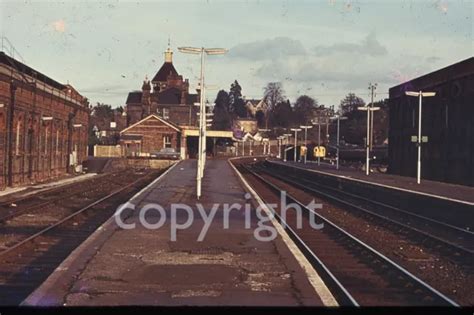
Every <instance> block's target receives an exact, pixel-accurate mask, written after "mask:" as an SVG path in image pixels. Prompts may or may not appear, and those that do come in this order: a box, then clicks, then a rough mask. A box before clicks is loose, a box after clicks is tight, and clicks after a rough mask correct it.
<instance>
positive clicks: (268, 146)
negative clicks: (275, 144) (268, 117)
mask: <svg viewBox="0 0 474 315" xmlns="http://www.w3.org/2000/svg"><path fill="white" fill-rule="evenodd" d="M258 131H259V132H270V131H271V129H260V128H259V129H258ZM267 136H268V134H267ZM262 141H263V140H262ZM267 151H268V152H267ZM265 154H268V155H270V137H268V142H265V141H263V155H265Z"/></svg>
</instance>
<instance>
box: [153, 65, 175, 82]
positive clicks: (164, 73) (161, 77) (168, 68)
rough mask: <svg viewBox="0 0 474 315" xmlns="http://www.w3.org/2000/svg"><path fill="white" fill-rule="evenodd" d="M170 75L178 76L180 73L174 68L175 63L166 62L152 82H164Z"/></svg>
mask: <svg viewBox="0 0 474 315" xmlns="http://www.w3.org/2000/svg"><path fill="white" fill-rule="evenodd" d="M170 74H172V75H178V71H176V69H175V68H174V66H173V63H171V62H165V63H164V64H163V65H162V66H161V68H160V70H158V72H157V73H156V74H155V76H154V77H153V80H151V81H152V82H156V81H160V82H164V81H166V80H167V79H168V76H169V75H170Z"/></svg>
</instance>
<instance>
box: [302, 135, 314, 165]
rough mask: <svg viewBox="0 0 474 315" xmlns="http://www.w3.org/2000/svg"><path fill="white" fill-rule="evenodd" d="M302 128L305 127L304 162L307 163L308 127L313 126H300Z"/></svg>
mask: <svg viewBox="0 0 474 315" xmlns="http://www.w3.org/2000/svg"><path fill="white" fill-rule="evenodd" d="M300 128H301V129H304V147H305V151H304V164H306V158H307V157H308V129H311V128H313V126H300Z"/></svg>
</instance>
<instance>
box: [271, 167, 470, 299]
mask: <svg viewBox="0 0 474 315" xmlns="http://www.w3.org/2000/svg"><path fill="white" fill-rule="evenodd" d="M263 177H265V178H267V179H270V177H269V176H268V175H263ZM271 180H272V181H273V182H274V183H275V184H277V185H278V186H279V187H281V188H283V189H285V190H286V191H287V192H288V193H289V194H291V195H292V196H294V197H296V198H297V199H298V200H300V201H302V202H303V203H309V202H310V201H311V200H312V199H314V200H315V202H316V203H322V204H323V208H322V209H320V210H318V213H320V214H322V215H323V216H325V217H326V218H328V219H329V220H331V221H333V222H334V223H336V224H337V225H339V226H340V227H342V228H344V229H345V230H346V231H348V232H349V233H351V234H353V235H354V236H356V237H358V238H360V239H361V240H362V241H364V242H366V243H367V244H369V245H370V246H372V247H374V248H375V249H377V250H378V251H380V252H382V253H383V254H384V255H386V256H388V257H389V258H391V259H392V260H394V261H395V262H397V263H399V264H400V265H402V266H404V267H405V268H406V269H407V270H409V271H410V272H412V273H413V274H415V275H417V276H418V277H419V278H420V279H422V280H424V281H425V282H427V283H429V284H430V285H432V286H433V287H435V288H436V289H438V290H439V291H440V292H442V293H444V294H446V295H447V296H449V297H451V298H452V299H454V300H455V301H456V302H458V303H460V304H461V305H466V306H467V305H471V306H472V305H474V294H473V292H474V275H473V273H472V270H473V269H470V270H468V268H466V267H463V266H460V265H458V264H456V263H454V262H453V261H452V260H450V259H449V258H448V257H441V256H439V255H438V254H437V253H433V252H432V251H431V250H430V249H429V248H426V247H424V246H423V245H422V244H418V243H417V242H414V241H412V240H410V239H406V238H405V237H404V236H402V235H397V234H395V233H394V232H392V231H389V230H387V229H386V228H383V227H380V226H377V225H374V224H373V223H372V222H369V221H367V220H366V219H363V218H361V217H359V216H357V214H355V213H351V212H349V211H346V210H344V209H342V208H340V207H336V206H334V205H331V204H330V203H328V202H326V201H325V200H323V199H320V198H315V197H313V196H311V195H309V194H308V193H306V192H303V191H301V190H299V189H296V188H294V187H292V186H290V185H288V184H286V183H284V182H282V181H280V180H278V179H275V178H271Z"/></svg>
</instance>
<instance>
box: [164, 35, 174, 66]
mask: <svg viewBox="0 0 474 315" xmlns="http://www.w3.org/2000/svg"><path fill="white" fill-rule="evenodd" d="M165 62H169V63H173V52H172V51H171V48H170V38H169V37H168V48H167V49H166V51H165Z"/></svg>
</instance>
